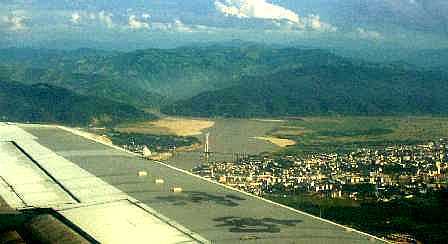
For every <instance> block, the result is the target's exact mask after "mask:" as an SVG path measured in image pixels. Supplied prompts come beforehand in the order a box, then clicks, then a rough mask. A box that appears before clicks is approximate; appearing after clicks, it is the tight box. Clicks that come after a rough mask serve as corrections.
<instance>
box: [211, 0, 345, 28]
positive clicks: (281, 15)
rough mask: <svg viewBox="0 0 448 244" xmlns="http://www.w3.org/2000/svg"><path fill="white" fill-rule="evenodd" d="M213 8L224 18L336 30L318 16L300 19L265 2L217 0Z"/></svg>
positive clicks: (295, 14)
mask: <svg viewBox="0 0 448 244" xmlns="http://www.w3.org/2000/svg"><path fill="white" fill-rule="evenodd" d="M215 8H216V10H217V11H218V12H220V13H221V14H224V15H225V16H233V17H237V18H247V19H251V18H253V19H265V20H272V21H286V22H287V25H288V26H291V24H293V25H294V26H295V27H297V28H300V29H310V30H316V31H330V32H333V31H336V30H337V28H336V27H334V26H332V25H331V24H329V23H326V22H323V21H321V20H320V16H319V15H316V14H310V15H308V16H306V17H300V16H299V15H298V14H297V13H296V12H294V11H292V10H290V9H287V8H284V7H282V6H279V5H275V4H272V3H269V2H267V1H266V0H217V1H215ZM276 23H278V22H276Z"/></svg>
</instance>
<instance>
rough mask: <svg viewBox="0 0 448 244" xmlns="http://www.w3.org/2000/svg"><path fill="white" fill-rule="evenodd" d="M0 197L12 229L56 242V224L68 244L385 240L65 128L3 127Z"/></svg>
mask: <svg viewBox="0 0 448 244" xmlns="http://www.w3.org/2000/svg"><path fill="white" fill-rule="evenodd" d="M0 197H1V198H3V199H4V201H5V202H6V203H7V204H8V205H9V206H10V208H11V209H12V210H13V211H12V212H7V213H6V214H4V215H3V216H5V217H7V218H8V220H10V221H9V223H13V222H14V221H13V220H17V221H16V222H17V223H19V224H17V226H16V227H17V228H23V227H24V226H25V227H26V228H25V229H27V231H25V232H26V233H30V232H31V233H38V234H39V233H40V234H39V235H40V236H45V235H46V237H45V238H47V239H46V240H50V239H51V238H54V235H57V233H54V231H50V230H48V229H45V228H46V227H45V226H46V225H45V221H47V222H48V219H51V220H52V221H53V224H52V225H53V226H54V225H55V224H54V223H58V224H59V225H61V227H60V229H61V232H63V233H69V234H71V235H66V236H71V239H70V240H66V241H67V242H66V243H239V242H256V243H375V242H379V243H381V242H384V240H382V239H379V238H377V237H375V236H372V235H369V234H366V233H362V232H359V231H356V230H354V229H351V228H348V227H345V226H341V225H338V224H335V223H333V222H330V221H327V220H324V219H320V218H317V217H315V216H312V215H309V214H307V213H304V212H301V211H298V210H295V209H293V208H289V207H286V206H283V205H281V204H278V203H274V202H271V201H268V200H265V199H262V198H260V197H257V196H253V195H250V194H248V193H244V192H241V191H238V190H235V189H233V188H230V187H227V186H224V185H221V184H218V183H215V182H212V181H210V180H208V179H204V178H201V177H199V176H196V175H193V174H191V173H190V172H188V171H185V170H181V169H178V168H175V167H172V166H170V165H168V164H165V163H162V162H157V161H148V160H144V159H142V158H140V157H138V156H137V155H135V154H132V153H130V152H126V151H124V150H122V149H120V148H118V147H114V146H112V145H108V144H105V143H102V142H101V141H96V140H93V139H89V138H86V137H85V136H83V134H82V133H81V132H79V131H76V130H73V129H69V128H66V127H59V126H45V125H24V124H10V123H0ZM1 216H2V215H1V214H0V219H1ZM3 219H6V218H3ZM39 221H40V222H39ZM3 224H4V223H3ZM1 227H2V221H0V229H1ZM30 229H31V231H30ZM52 232H53V236H52ZM41 238H44V237H41ZM71 240H72V241H71ZM73 240H75V241H73ZM64 243H65V242H64Z"/></svg>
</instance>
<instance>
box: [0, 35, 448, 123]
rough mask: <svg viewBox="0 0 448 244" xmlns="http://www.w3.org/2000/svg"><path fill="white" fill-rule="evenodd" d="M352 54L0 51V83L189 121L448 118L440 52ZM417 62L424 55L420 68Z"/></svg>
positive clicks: (230, 48) (245, 49)
mask: <svg viewBox="0 0 448 244" xmlns="http://www.w3.org/2000/svg"><path fill="white" fill-rule="evenodd" d="M428 53H429V54H428ZM348 56H350V55H346V56H340V55H337V54H335V53H334V52H329V51H326V50H321V49H311V48H304V47H300V48H299V47H297V48H295V47H272V46H265V45H257V44H253V43H240V44H239V45H209V46H190V47H181V48H176V49H145V50H136V51H132V52H118V51H102V50H94V49H78V50H72V51H62V50H45V49H39V50H36V49H25V48H10V49H2V50H0V80H2V81H5V84H8V86H9V85H11V84H14V85H16V86H18V85H19V84H20V85H23V86H24V87H23V89H30V90H32V89H37V88H39V89H40V88H42V84H47V85H48V86H47V88H46V89H51V90H52V92H56V93H58V92H61V93H64V94H65V95H67V94H68V93H70V96H82V97H85V98H89V99H94V100H98V101H103V102H102V103H106V102H105V101H107V103H110V104H115V105H116V104H120V105H124V104H126V105H127V106H130V107H132V108H134V109H135V111H141V110H143V109H144V110H148V109H151V110H161V111H162V112H164V113H168V114H173V115H186V116H225V117H254V116H262V117H264V116H268V117H269V116H300V115H328V114H342V115H385V114H386V115H388V114H437V115H442V114H448V106H447V104H448V99H447V98H445V97H446V96H445V95H444V94H448V84H447V83H448V82H447V81H448V79H447V77H448V76H447V74H446V73H445V72H444V71H443V70H444V69H443V68H441V67H443V60H445V58H444V56H443V54H442V56H440V55H437V52H435V51H426V52H415V53H412V55H411V54H409V55H408V56H409V57H410V56H412V57H415V58H409V59H407V60H405V61H411V62H410V63H406V62H402V61H395V62H393V63H388V62H372V61H364V60H361V59H358V58H354V57H348ZM419 57H426V59H425V60H424V62H423V64H422V65H420V64H419V63H418V62H417V61H419V60H421V59H422V58H419ZM431 60H433V61H431ZM432 63H434V66H431V64H432ZM441 65H442V66H441ZM36 84H38V85H37V88H36ZM25 87H26V88H25ZM60 88H62V89H60ZM3 89H5V88H3ZM8 89H10V87H8ZM59 89H60V90H59ZM23 94H24V93H23ZM33 95H34V94H32V96H33ZM65 95H64V96H65ZM61 97H63V96H61ZM33 99H38V98H37V97H36V96H33ZM75 100H76V99H74V100H71V102H75ZM115 105H114V106H115ZM66 106H68V104H66ZM73 112H75V111H73ZM136 114H138V112H136ZM146 114H148V113H146ZM90 117H92V116H90ZM136 117H139V116H136Z"/></svg>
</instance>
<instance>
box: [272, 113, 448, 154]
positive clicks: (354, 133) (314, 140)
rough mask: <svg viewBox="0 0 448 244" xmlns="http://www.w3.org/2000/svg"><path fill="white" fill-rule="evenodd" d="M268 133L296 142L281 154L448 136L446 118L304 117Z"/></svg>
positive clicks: (420, 140)
mask: <svg viewBox="0 0 448 244" xmlns="http://www.w3.org/2000/svg"><path fill="white" fill-rule="evenodd" d="M270 134H271V135H273V136H276V137H280V138H286V139H292V140H295V141H296V142H297V145H295V146H291V147H288V148H287V149H285V150H283V151H282V153H294V154H302V153H313V152H316V153H319V152H346V151H352V150H356V149H358V148H359V147H372V148H375V147H381V146H387V145H394V144H415V143H420V142H426V141H429V140H437V139H440V138H444V137H448V117H429V116H425V117H423V116H421V117H304V118H294V119H288V122H286V123H285V124H283V125H281V126H279V127H278V128H276V129H274V130H272V131H271V132H270Z"/></svg>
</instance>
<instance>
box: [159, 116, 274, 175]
mask: <svg viewBox="0 0 448 244" xmlns="http://www.w3.org/2000/svg"><path fill="white" fill-rule="evenodd" d="M279 125H281V122H276V121H261V120H249V119H217V120H215V125H214V126H213V127H211V128H209V129H206V130H204V132H209V133H210V139H209V141H210V144H209V145H210V151H211V152H215V153H213V154H212V155H211V156H210V160H219V161H225V160H227V161H230V160H233V159H234V158H235V157H236V156H237V155H236V154H237V153H238V154H239V155H240V156H241V155H242V154H259V153H262V152H273V151H276V150H279V149H280V147H278V146H276V145H274V144H272V143H270V142H267V141H264V140H259V139H254V137H261V136H265V135H266V134H267V133H268V132H269V131H271V130H273V129H274V128H275V127H277V126H279ZM198 138H199V139H200V140H201V141H202V142H203V141H204V136H203V135H202V136H199V137H198ZM202 151H203V149H199V150H196V151H193V152H177V153H175V155H174V156H173V157H172V158H170V159H169V160H168V163H169V164H171V165H173V166H176V167H178V168H182V169H185V170H191V169H192V168H194V167H195V166H196V165H199V164H201V163H202V162H204V159H203V155H202V154H201V152H202Z"/></svg>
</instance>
